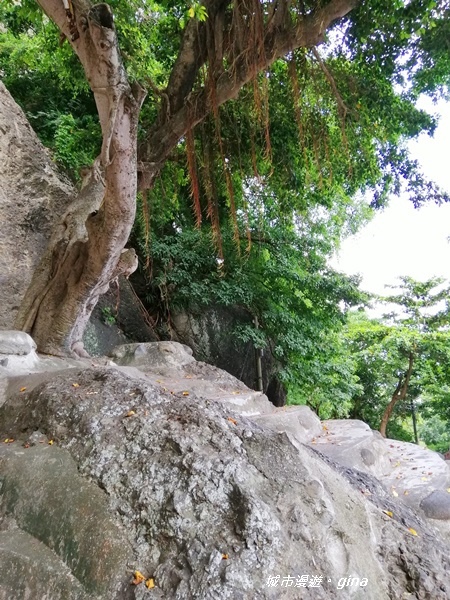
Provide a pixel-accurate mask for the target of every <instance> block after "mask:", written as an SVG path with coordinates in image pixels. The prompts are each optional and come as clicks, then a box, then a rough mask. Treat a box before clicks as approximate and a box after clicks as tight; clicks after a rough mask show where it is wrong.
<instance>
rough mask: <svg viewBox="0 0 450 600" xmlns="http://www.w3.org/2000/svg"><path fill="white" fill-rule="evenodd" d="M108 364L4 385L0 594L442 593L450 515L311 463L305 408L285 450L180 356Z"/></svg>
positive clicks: (251, 404) (314, 457)
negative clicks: (428, 513)
mask: <svg viewBox="0 0 450 600" xmlns="http://www.w3.org/2000/svg"><path fill="white" fill-rule="evenodd" d="M114 360H115V362H116V363H117V362H121V363H122V365H117V364H111V363H109V364H108V362H107V361H106V360H104V361H97V362H95V363H94V364H92V361H85V362H84V363H83V362H82V361H81V362H79V363H77V364H74V363H71V364H70V365H66V370H65V371H64V372H63V373H61V374H59V373H58V372H57V371H55V372H53V373H52V374H49V373H48V372H47V373H46V379H45V380H44V381H41V382H39V381H37V380H36V379H33V377H34V378H35V377H36V376H37V373H32V374H31V375H29V374H27V372H26V371H24V372H23V373H22V375H21V374H20V373H18V372H17V371H16V372H15V377H16V378H15V380H14V382H13V383H14V385H13V383H11V382H10V383H9V387H8V389H7V391H6V396H7V399H6V401H5V403H4V404H3V406H2V407H1V408H0V423H1V424H2V425H1V435H2V438H1V439H2V440H3V443H2V446H1V453H0V461H1V468H0V473H1V477H2V488H1V490H2V492H1V494H2V495H1V510H0V515H1V532H0V555H1V557H2V560H1V561H0V564H1V565H2V566H1V567H0V598H1V599H3V598H5V599H6V598H8V599H9V598H11V597H15V598H17V600H20V599H22V598H26V597H32V598H51V599H52V600H57V599H58V598H61V599H62V598H64V599H66V598H69V599H72V598H76V599H78V598H83V600H84V598H90V599H92V600H94V599H98V600H114V599H117V600H119V599H126V598H130V599H131V598H136V599H144V598H148V599H149V600H150V598H157V599H161V600H162V599H167V600H172V599H174V598H177V599H180V600H189V599H191V598H192V599H193V598H195V599H199V600H209V599H213V598H220V599H221V600H222V599H223V600H226V599H233V600H234V599H241V600H247V599H248V600H254V599H255V598H258V599H261V600H266V599H267V600H268V599H275V598H276V599H284V598H286V599H295V598H300V597H301V598H311V599H312V598H314V599H321V598H323V599H327V600H328V599H330V598H343V599H347V598H362V597H364V598H368V599H373V600H380V599H394V598H422V599H430V600H444V599H447V598H448V597H449V596H450V588H449V584H448V577H447V573H448V569H449V568H450V558H449V551H450V547H449V545H448V543H447V542H446V539H445V536H443V535H441V534H440V532H439V528H436V527H434V526H433V522H435V523H443V521H442V520H436V519H434V520H433V519H428V520H427V519H426V518H424V517H423V515H422V513H418V512H417V511H415V510H412V508H411V507H410V506H408V505H407V504H405V503H404V502H403V501H402V498H400V497H399V495H397V496H395V495H393V494H392V493H391V491H390V489H389V488H387V487H384V486H383V485H382V483H380V481H378V480H377V479H375V478H374V477H373V475H370V474H369V473H365V472H363V471H361V470H355V469H353V468H351V467H349V466H343V465H342V466H339V465H338V464H337V463H336V462H334V461H333V460H331V459H330V458H327V457H325V456H324V455H323V454H321V453H319V452H318V451H317V447H318V446H319V445H318V444H313V441H317V439H318V436H319V432H318V429H317V423H316V422H315V421H314V418H313V417H310V418H307V414H306V411H307V409H306V411H305V410H303V414H302V411H299V412H298V413H292V415H290V417H291V418H290V419H288V422H290V425H291V427H293V423H297V427H298V429H299V431H301V432H302V433H299V434H298V435H297V436H293V435H292V431H291V432H289V436H290V437H291V439H292V441H291V440H290V439H289V437H288V435H286V433H283V428H286V421H283V418H279V419H277V418H273V417H271V414H275V415H276V414H283V409H278V411H275V413H271V412H270V410H271V409H270V406H269V403H268V401H267V399H265V398H264V397H263V396H261V395H260V394H259V395H258V394H257V393H255V392H252V391H251V390H248V388H245V386H243V384H241V383H240V382H238V381H237V380H236V379H235V378H233V377H232V376H231V375H229V374H226V373H223V372H221V371H219V370H217V369H215V368H213V367H209V366H208V365H204V364H202V363H197V362H196V361H195V360H193V358H192V355H191V353H190V351H189V350H188V349H186V348H184V347H183V346H179V345H177V344H172V343H170V342H161V343H157V344H151V345H147V344H134V345H127V346H126V347H124V348H119V349H118V350H117V351H116V352H115V357H114ZM62 362H63V361H62ZM68 366H70V367H72V368H70V369H67V367H68ZM81 367H82V368H81ZM40 375H41V376H43V375H44V374H43V373H40ZM6 378H7V379H8V378H9V376H8V374H6ZM19 381H20V383H21V384H22V385H21V387H20V388H19V387H18V386H19ZM14 386H15V387H14ZM233 398H238V399H240V401H238V402H237V403H233ZM259 405H260V406H261V411H260V414H259V416H258V414H257V413H258V410H257V408H258V406H259ZM268 409H269V410H268ZM284 412H287V414H288V415H289V413H290V411H284ZM271 420H272V423H271V426H270V428H268V425H269V424H270V422H271ZM257 421H259V422H257ZM302 428H303V429H302ZM322 431H323V435H326V432H325V431H324V430H323V426H322ZM320 435H322V434H320ZM311 436H313V437H312V438H311ZM308 438H309V443H310V444H311V446H310V447H308V446H305V445H303V444H302V443H301V442H300V440H301V439H303V440H305V441H307V440H308ZM11 440H14V441H11ZM330 445H332V444H331V442H330ZM366 448H367V446H366ZM361 449H362V446H361ZM358 452H359V450H358ZM359 454H361V452H359ZM441 462H442V463H443V464H445V461H441ZM438 500H439V499H438ZM39 548H42V552H40V553H39ZM4 565H6V566H4ZM136 570H137V571H140V572H141V573H142V574H143V577H144V581H143V582H142V583H139V584H138V581H139V579H135V580H134V583H135V584H137V585H133V583H132V581H133V572H134V571H136ZM10 573H14V574H16V576H17V590H20V592H18V593H17V594H16V595H14V592H13V595H11V589H12V586H13V581H14V580H13V579H12V576H11V575H10ZM52 573H53V574H54V576H53V577H52V576H51V574H52ZM45 581H47V584H45ZM146 584H147V585H148V587H146ZM153 586H154V587H153ZM36 590H38V591H36ZM27 594H28V596H27Z"/></svg>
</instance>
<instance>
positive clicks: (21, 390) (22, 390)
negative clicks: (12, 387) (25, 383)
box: [19, 387, 27, 392]
mask: <svg viewBox="0 0 450 600" xmlns="http://www.w3.org/2000/svg"><path fill="white" fill-rule="evenodd" d="M26 389H27V388H26V387H21V388H20V390H19V392H24V391H25V390H26Z"/></svg>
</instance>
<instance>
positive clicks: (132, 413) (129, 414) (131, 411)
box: [125, 410, 136, 417]
mask: <svg viewBox="0 0 450 600" xmlns="http://www.w3.org/2000/svg"><path fill="white" fill-rule="evenodd" d="M135 414H136V413H135V412H134V410H129V411H128V412H127V414H126V415H125V416H126V417H132V416H133V415H135Z"/></svg>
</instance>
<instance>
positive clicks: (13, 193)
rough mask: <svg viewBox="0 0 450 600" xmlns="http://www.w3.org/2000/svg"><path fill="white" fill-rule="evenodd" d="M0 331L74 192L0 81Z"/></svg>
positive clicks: (8, 324)
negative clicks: (0, 227)
mask: <svg viewBox="0 0 450 600" xmlns="http://www.w3.org/2000/svg"><path fill="white" fill-rule="evenodd" d="M0 165H1V169H0V223H1V224H2V234H1V236H0V306H1V308H2V310H1V311H0V329H3V328H10V327H11V326H12V325H13V323H14V318H15V315H16V313H17V310H18V306H19V302H20V300H21V299H22V296H23V295H24V293H25V290H26V288H27V286H28V284H29V283H30V280H31V276H32V274H33V271H34V269H35V267H36V265H37V263H38V261H39V259H40V258H41V256H42V253H43V251H44V250H45V247H46V245H47V243H48V240H49V237H50V232H51V230H52V227H53V224H54V222H55V219H58V218H59V217H60V216H61V215H62V214H63V213H64V209H65V207H66V206H67V205H68V203H69V201H70V199H71V198H72V196H73V194H74V189H73V187H72V186H71V185H70V183H69V182H68V181H67V180H65V179H64V177H63V176H62V175H61V174H60V173H58V172H57V170H56V168H55V166H54V165H53V163H52V161H51V160H50V154H49V152H48V151H46V150H45V148H44V147H43V146H42V144H41V143H40V142H39V140H38V138H37V136H36V134H35V133H34V131H33V130H32V129H31V127H30V125H29V123H28V121H27V119H26V117H25V115H24V114H23V112H22V110H21V109H20V108H19V106H18V105H17V104H16V103H15V102H14V100H13V99H12V97H11V96H10V94H9V92H8V91H7V90H6V88H5V86H4V85H3V83H1V82H0Z"/></svg>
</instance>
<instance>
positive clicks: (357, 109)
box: [17, 0, 448, 354]
mask: <svg viewBox="0 0 450 600" xmlns="http://www.w3.org/2000/svg"><path fill="white" fill-rule="evenodd" d="M38 4H39V5H40V6H41V8H42V10H43V11H44V12H45V13H46V15H48V17H49V18H50V19H51V20H52V21H53V22H54V23H55V24H56V26H57V27H58V28H59V30H60V32H61V35H62V36H63V37H64V38H65V39H67V42H68V43H69V44H70V46H71V47H72V49H73V51H74V52H75V54H76V55H77V56H78V59H79V61H80V63H81V65H82V67H83V70H84V73H85V76H86V79H87V81H88V83H89V86H90V89H91V90H92V93H93V96H94V99H95V104H96V108H97V111H98V116H99V121H100V126H101V132H102V147H101V152H100V154H99V156H98V157H97V158H96V160H95V161H94V163H93V165H92V167H91V168H90V169H89V171H88V172H87V173H86V174H85V176H84V179H83V185H82V187H81V190H80V193H79V197H78V198H77V199H76V201H75V203H74V204H73V206H71V207H70V208H69V209H68V211H67V212H66V214H65V215H63V217H62V220H61V222H60V224H59V225H58V227H57V228H56V229H55V232H54V235H53V237H52V240H51V242H50V245H49V249H48V251H47V253H46V255H45V256H44V258H43V261H42V263H41V265H40V266H39V268H38V269H37V271H36V273H35V276H34V278H33V280H32V283H31V285H30V288H29V290H28V292H27V294H26V297H25V298H24V301H23V303H22V306H21V309H20V311H19V315H18V319H17V326H18V327H19V328H20V329H24V330H26V331H28V332H29V333H30V334H31V335H32V336H33V337H34V338H35V340H36V342H37V344H38V348H39V350H40V351H42V352H47V353H51V354H64V353H70V352H73V351H78V352H83V349H82V343H81V339H82V334H83V331H84V328H85V325H86V323H87V321H88V319H89V316H90V314H91V311H92V309H93V307H94V306H95V303H96V302H97V299H98V297H99V295H100V294H102V293H103V292H104V291H105V290H106V289H107V288H108V286H109V284H110V282H111V281H112V280H114V279H115V278H117V277H118V275H120V274H121V273H125V274H129V273H130V272H132V270H133V269H134V268H136V265H137V258H136V254H135V252H134V251H133V250H132V249H126V250H124V248H125V245H126V243H127V241H128V239H129V235H130V231H131V228H132V225H133V222H134V217H135V210H136V196H137V192H138V189H140V190H143V191H145V190H151V189H152V187H153V186H154V183H155V180H156V178H157V176H158V175H159V174H160V172H161V170H162V169H163V167H164V164H165V163H166V161H167V159H168V157H169V156H170V155H171V154H172V153H173V152H174V151H176V149H177V148H178V146H179V144H180V143H181V142H183V144H185V146H186V148H187V154H188V166H189V172H190V175H191V179H192V198H193V203H194V205H195V208H196V213H197V218H198V221H199V222H200V220H201V215H202V208H201V204H200V198H199V190H198V188H199V185H198V181H197V177H196V171H197V168H196V164H195V152H196V142H195V138H194V133H193V130H194V128H195V126H196V125H198V124H199V123H202V122H205V121H206V120H208V119H209V122H210V123H212V126H213V127H214V134H212V135H211V134H210V135H209V137H210V139H209V142H208V141H207V142H206V143H205V144H204V148H203V150H204V151H205V156H206V155H208V152H210V154H213V152H214V149H212V150H211V146H214V145H215V146H217V148H218V152H219V155H220V157H221V159H222V163H223V169H224V179H225V182H226V189H227V195H228V204H229V205H230V212H231V213H232V214H234V215H236V206H235V198H234V193H233V183H234V182H233V176H234V173H232V172H231V169H230V168H228V167H227V164H228V162H229V160H230V159H229V157H228V152H227V151H226V147H225V145H224V144H223V139H224V137H225V135H226V134H227V129H226V122H225V123H224V124H223V126H222V124H221V118H220V112H219V107H220V106H221V105H222V104H224V103H226V102H227V101H228V100H231V99H235V98H238V96H239V94H240V92H241V91H242V89H243V88H244V86H246V84H249V83H250V84H252V86H253V90H254V93H253V95H254V104H255V105H256V107H257V110H256V118H257V119H259V120H261V121H262V122H263V123H264V124H265V127H263V129H265V135H264V137H265V153H264V155H265V158H266V159H267V158H268V157H270V154H271V143H272V142H271V139H270V136H271V131H270V129H271V127H270V124H269V122H268V121H269V118H268V113H267V111H266V110H265V108H264V106H262V107H261V105H264V104H265V103H266V101H267V96H266V92H267V90H268V89H269V90H270V88H271V87H272V88H273V87H274V83H277V82H278V83H279V88H280V89H279V90H278V93H279V94H281V95H284V96H285V94H284V93H283V89H287V88H286V87H284V88H283V87H282V86H283V85H284V86H286V82H290V83H289V85H290V87H291V89H292V97H293V102H292V106H293V110H292V119H291V124H293V123H295V122H296V129H298V132H299V137H300V144H299V151H298V162H299V163H301V164H302V168H303V170H304V171H307V176H305V177H304V179H303V180H302V182H301V183H300V185H302V186H303V187H304V189H309V192H310V194H311V196H315V197H316V198H320V197H321V196H323V197H325V198H327V199H328V203H330V202H332V193H331V192H330V191H328V192H327V188H328V189H329V190H332V191H333V193H334V191H335V188H334V185H335V184H334V183H333V185H331V184H329V185H328V184H327V183H324V180H325V177H326V178H327V181H328V182H331V181H332V180H333V178H334V180H336V175H337V176H338V177H337V179H338V180H339V181H340V190H341V191H345V192H346V193H354V192H356V191H357V190H358V189H364V188H367V187H370V188H372V189H374V190H375V191H376V193H375V196H374V198H375V204H376V203H377V202H379V201H381V200H380V199H382V198H383V195H384V194H385V193H386V192H387V190H388V189H389V186H390V185H393V187H394V188H398V186H399V181H400V179H399V178H400V175H403V176H405V177H406V178H407V179H408V182H409V186H410V188H411V190H412V191H413V193H414V194H416V195H415V197H416V199H417V198H419V199H420V198H421V195H423V193H424V190H425V189H426V185H424V182H423V180H422V179H421V178H420V176H419V175H418V172H417V169H416V166H415V165H414V164H413V163H412V162H411V161H410V160H409V159H408V157H407V155H406V153H405V151H404V149H403V148H402V146H401V141H402V139H403V137H404V136H414V135H416V134H417V133H418V132H419V131H421V130H422V129H428V130H432V128H433V121H432V120H431V119H430V118H428V117H427V116H426V115H424V113H421V112H420V111H417V110H415V109H414V107H413V102H414V94H415V93H416V91H417V90H419V91H420V89H427V91H435V89H436V81H437V79H436V78H434V79H433V76H430V75H429V73H430V72H431V73H432V72H433V64H432V63H433V60H435V62H436V63H439V65H441V63H442V52H441V44H439V43H438V42H437V43H436V41H435V40H436V37H437V38H438V37H439V36H435V37H433V38H432V39H431V41H430V39H429V38H427V35H426V27H427V26H428V25H429V24H430V23H432V24H433V25H434V26H435V27H434V31H436V32H438V33H439V34H442V29H443V27H445V25H443V24H445V23H446V22H447V20H446V15H447V7H446V5H445V3H443V4H442V5H441V4H440V3H437V2H429V1H427V2H422V1H414V2H407V3H403V2H401V1H400V0H398V1H396V2H395V3H392V2H384V1H383V0H378V1H373V2H370V3H365V6H364V7H362V6H360V2H359V1H358V0H328V1H310V2H299V3H292V2H290V1H288V0H274V1H273V2H268V3H263V2H260V1H259V0H248V1H244V0H237V1H235V2H228V1H226V0H225V1H222V0H220V1H216V0H211V1H208V0H207V1H206V2H204V3H203V4H202V5H200V4H198V3H196V2H194V3H192V4H191V5H190V7H189V8H188V11H187V14H186V15H185V17H183V14H184V11H183V10H182V9H179V7H177V6H176V5H173V4H171V3H168V4H167V3H162V4H159V5H158V4H156V3H148V2H144V1H142V2H132V3H126V5H127V6H126V11H127V12H126V19H128V22H129V23H128V25H129V24H130V23H131V24H132V26H130V27H129V35H131V36H132V35H133V34H136V32H138V31H139V26H140V25H142V27H143V28H144V25H145V23H147V24H148V22H149V20H150V21H151V20H152V19H153V23H154V26H155V28H158V27H159V28H160V49H159V52H160V53H164V49H165V47H167V57H166V58H163V59H161V61H160V62H161V64H164V66H165V68H166V72H165V76H164V77H162V85H159V86H157V85H155V83H154V82H153V81H150V80H149V79H148V78H147V79H146V83H147V84H148V86H147V87H148V88H149V92H150V93H149V96H151V106H147V109H146V113H145V115H144V116H143V117H142V118H141V127H142V135H141V139H140V143H139V145H138V124H139V119H140V112H141V107H142V103H143V101H144V98H145V95H146V93H145V91H144V87H143V85H141V83H142V82H141V83H138V81H137V78H135V77H134V76H133V68H128V70H127V68H125V66H124V63H123V61H122V57H121V54H120V50H119V44H118V37H117V32H116V28H115V24H114V19H113V14H112V10H111V8H110V6H108V5H107V4H96V5H92V4H91V3H90V2H85V1H84V0H82V1H80V0H73V1H70V0H38ZM115 4H116V9H117V11H118V12H120V10H122V11H123V10H124V3H117V2H116V3H115ZM361 4H362V3H361ZM158 11H159V12H158ZM162 13H164V14H166V15H170V18H169V19H159V17H156V18H155V14H157V15H158V14H162ZM349 15H350V16H349ZM180 17H182V19H184V21H185V22H184V24H183V28H182V29H180V28H179V21H180ZM126 19H125V20H124V19H122V21H121V23H122V24H126ZM175 21H176V22H177V23H178V29H177V27H175V26H174V23H175ZM130 32H131V33H130ZM119 34H120V31H119ZM164 34H165V35H167V41H166V40H165V41H164V42H163V41H162V40H163V37H164ZM327 36H329V37H327ZM122 40H123V41H124V43H125V45H128V46H133V44H132V42H130V40H129V39H128V40H127V37H126V35H123V37H122ZM325 42H327V45H326V47H325V52H323V53H322V55H321V54H319V51H318V50H317V47H318V46H320V45H321V44H324V43H325ZM298 49H303V53H302V54H301V55H296V52H295V51H297V50H298ZM131 54H132V52H131ZM435 57H437V58H435ZM311 58H312V59H313V60H314V61H315V65H316V67H317V69H316V71H315V72H316V73H317V70H319V71H320V72H321V73H322V76H323V78H322V81H320V82H318V80H317V78H316V77H314V76H313V74H312V73H313V72H312V71H311V70H308V68H307V66H306V67H305V68H304V65H307V64H308V60H311ZM280 60H281V61H282V62H281V63H280V62H279V61H280ZM411 61H415V69H414V71H411V73H412V74H411V75H410V76H408V75H407V73H408V69H409V66H410V65H409V62H411ZM430 61H431V64H430ZM439 61H440V62H439ZM299 63H300V64H299ZM411 64H413V62H411ZM277 65H280V67H279V69H278V70H277ZM285 65H288V68H286V69H285V68H284V66H285ZM422 67H423V68H422ZM269 69H272V71H271V72H269ZM334 69H335V71H334ZM261 73H262V77H261V76H258V74H261ZM335 73H336V74H339V75H340V80H341V81H342V82H344V83H343V87H342V89H339V87H338V85H337V83H336V82H337V75H335ZM420 74H422V79H420V77H419V75H420ZM427 74H428V77H425V75H427ZM137 75H139V73H137ZM272 75H273V76H272ZM286 77H287V79H286ZM439 77H440V79H439V81H438V83H439V84H444V85H445V84H447V83H448V82H447V79H446V78H445V74H443V72H442V68H441V69H440V71H439ZM283 78H284V79H283ZM408 78H409V86H410V87H409V89H408V90H407V92H405V93H397V92H396V91H395V89H396V86H397V87H398V85H399V84H401V83H402V80H405V79H408ZM311 81H312V83H311ZM268 82H269V83H268ZM403 83H404V81H403ZM280 86H281V87H280ZM324 86H326V88H327V90H328V92H325V91H324ZM420 86H421V88H420ZM311 89H313V90H314V93H313V94H312V92H311ZM270 91H271V93H274V92H273V90H270ZM344 92H345V93H344ZM327 93H328V96H329V97H330V98H331V99H332V101H333V106H331V104H330V102H328V103H324V104H320V103H319V102H318V101H317V99H318V98H320V97H321V96H324V95H326V94H327ZM408 95H409V96H408ZM275 102H277V98H276V90H275ZM258 105H260V106H259V108H258ZM325 129H326V132H325ZM336 132H338V135H336ZM247 133H248V130H247ZM250 133H251V132H250ZM203 134H205V132H203ZM242 135H243V136H244V138H245V133H243V134H242ZM206 137H208V128H206ZM250 137H251V136H250ZM244 138H243V140H242V143H243V144H245V142H246V140H245V139H244ZM322 138H325V139H322ZM327 138H328V139H330V140H334V142H333V145H331V146H330V145H327V143H326V139H327ZM336 140H339V141H338V142H336ZM358 140H361V143H360V145H359V146H358ZM276 142H277V140H276V139H275V140H273V143H274V145H276ZM282 143H283V140H281V141H280V140H278V145H279V146H280V145H282ZM253 153H254V152H253V147H252V148H251V149H250V150H249V151H248V154H253ZM339 153H340V154H341V155H344V156H345V155H348V154H350V155H352V158H351V159H350V160H346V161H344V162H346V163H347V167H346V170H347V175H348V176H347V178H346V177H345V176H344V175H343V173H344V171H345V169H343V168H342V165H341V166H340V170H338V169H335V171H334V170H333V169H334V168H335V166H336V160H337V158H336V157H337V156H339ZM311 157H312V158H311ZM212 162H213V161H212ZM252 162H253V163H255V177H257V176H259V173H257V170H258V168H257V165H256V162H257V161H256V160H253V161H252ZM266 162H269V163H270V162H271V161H270V159H269V160H268V161H266ZM206 163H207V159H206V158H205V164H206ZM308 165H309V167H308ZM311 165H312V167H311ZM284 170H285V171H288V175H289V176H290V177H291V178H294V179H295V178H296V177H297V176H298V170H297V171H296V169H295V168H294V169H288V168H286V165H280V169H279V172H283V171H284ZM206 171H207V169H205V172H206ZM268 171H270V169H269V170H268ZM311 171H315V173H314V172H312V173H310V172H311ZM355 173H357V176H355ZM266 174H267V178H268V176H269V174H270V173H266ZM277 176H278V175H277V173H276V172H274V178H275V180H276V178H277ZM297 178H298V177H297ZM265 181H266V180H265ZM280 181H286V178H285V179H283V178H281V179H280ZM311 182H312V183H311ZM247 183H248V181H247ZM203 187H204V190H205V193H206V195H208V192H211V187H212V186H211V180H210V179H208V178H206V180H205V183H204V185H203ZM279 189H281V186H279ZM428 189H429V190H431V191H432V192H433V193H434V190H433V189H432V188H428ZM208 201H209V197H208ZM317 202H318V203H320V201H319V200H318V201H317ZM323 204H325V205H326V204H327V202H323ZM207 212H208V215H209V216H210V217H211V219H212V221H213V224H214V218H215V217H214V215H215V209H214V207H213V208H211V207H210V206H209V205H208V210H207ZM215 225H216V228H215V231H216V233H217V223H215ZM238 237H239V231H238V229H237V228H236V238H238Z"/></svg>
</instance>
